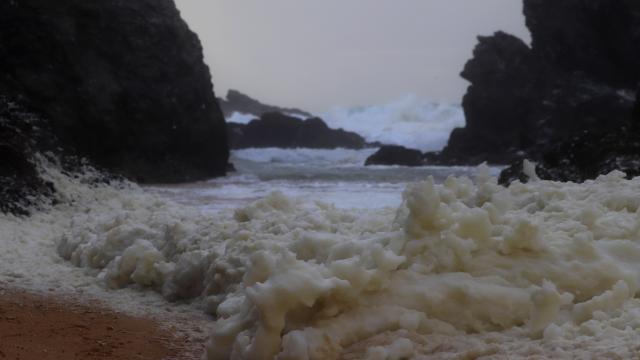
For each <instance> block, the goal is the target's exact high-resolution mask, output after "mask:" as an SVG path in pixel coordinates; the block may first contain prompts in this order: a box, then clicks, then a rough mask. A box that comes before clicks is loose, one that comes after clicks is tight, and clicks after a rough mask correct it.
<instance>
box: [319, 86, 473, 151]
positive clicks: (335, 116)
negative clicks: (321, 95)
mask: <svg viewBox="0 0 640 360" xmlns="http://www.w3.org/2000/svg"><path fill="white" fill-rule="evenodd" d="M320 117H321V118H322V119H323V120H324V121H326V123H327V124H328V125H329V126H330V127H332V128H342V129H344V130H347V131H353V132H356V133H358V134H360V135H361V136H363V137H364V138H365V139H366V140H367V141H369V142H375V141H378V142H381V143H384V144H392V145H402V146H405V147H408V148H413V149H419V150H422V151H437V150H442V148H444V146H445V145H446V144H447V140H448V139H449V135H450V134H451V130H453V129H454V128H456V127H462V126H464V125H465V120H464V113H463V111H462V108H461V107H460V106H459V105H449V104H442V103H426V102H424V101H421V100H419V99H418V98H417V97H415V96H407V97H405V98H403V99H401V100H398V101H396V102H393V103H390V104H385V105H378V106H369V107H359V108H335V109H333V110H331V111H329V112H327V113H325V114H322V115H321V116H320Z"/></svg>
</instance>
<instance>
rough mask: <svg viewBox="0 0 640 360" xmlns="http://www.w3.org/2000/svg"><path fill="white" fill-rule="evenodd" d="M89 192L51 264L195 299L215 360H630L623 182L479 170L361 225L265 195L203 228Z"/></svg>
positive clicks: (638, 279)
mask: <svg viewBox="0 0 640 360" xmlns="http://www.w3.org/2000/svg"><path fill="white" fill-rule="evenodd" d="M95 191H97V193H96V192H94V193H93V194H90V193H85V195H83V196H90V197H91V199H93V200H95V199H96V198H98V199H103V200H102V201H89V200H87V201H80V200H78V201H77V202H78V204H79V207H78V208H77V209H75V210H74V211H71V210H70V209H67V210H65V211H66V213H65V214H66V215H67V217H68V218H69V220H68V221H69V222H68V224H67V226H66V227H65V229H66V230H65V231H63V232H62V234H60V235H59V236H57V240H56V241H57V244H58V245H57V249H58V252H59V254H60V255H61V256H62V257H63V258H65V259H68V260H70V261H71V262H72V263H73V264H75V265H77V266H80V267H86V268H90V269H95V271H96V273H97V278H98V279H99V281H101V282H103V283H104V284H105V285H106V286H109V287H114V288H119V287H126V286H129V285H137V286H142V287H149V288H152V289H155V290H156V291H158V292H160V293H162V294H163V295H164V296H165V297H166V298H167V299H169V300H177V299H200V300H202V301H203V303H204V304H206V309H207V311H208V312H210V313H211V314H214V315H215V316H216V318H217V320H216V321H215V322H213V323H212V324H211V331H212V333H211V336H210V340H209V344H208V358H209V359H229V358H231V359H265V358H278V359H337V358H352V359H355V358H370V359H396V358H402V357H403V356H406V355H407V354H412V355H414V356H415V357H417V358H427V359H428V358H434V359H435V358H437V359H441V358H459V357H486V358H506V357H508V358H511V359H514V358H530V357H532V356H541V357H546V358H611V357H617V358H630V357H634V356H637V354H638V347H637V344H638V343H639V342H640V301H638V300H637V299H636V298H635V296H636V294H637V293H638V289H639V288H640V265H638V264H639V263H640V262H639V260H640V211H639V208H640V196H639V195H638V194H640V179H638V178H637V179H633V180H625V179H624V174H622V173H619V172H613V173H611V174H609V175H606V176H601V177H599V178H598V179H597V180H594V181H588V182H585V183H584V184H574V183H558V182H549V181H532V182H530V183H527V184H522V183H519V182H515V183H513V184H512V185H511V186H509V187H507V188H505V187H502V186H499V185H498V184H497V183H496V179H495V178H494V177H492V176H490V172H489V169H488V168H480V169H479V173H478V175H477V177H476V178H475V180H471V179H469V178H465V177H461V178H455V177H450V178H448V179H447V180H445V181H444V182H443V183H442V184H436V183H435V182H434V181H433V180H432V179H427V180H426V181H423V182H418V183H415V184H412V185H410V186H408V187H407V189H406V190H405V192H404V194H403V198H404V201H403V204H402V205H401V206H400V207H399V208H398V209H391V208H383V209H371V210H362V209H361V210H358V211H350V210H349V209H339V208H335V207H333V206H332V205H330V204H326V203H323V202H319V201H313V200H312V199H302V198H292V197H290V196H287V195H285V194H282V193H273V194H271V195H269V196H267V197H265V198H263V199H261V200H258V201H256V202H253V203H251V204H249V205H246V206H242V207H239V208H237V209H235V210H233V211H231V210H229V211H222V212H220V213H217V214H211V213H208V214H205V213H201V212H199V211H197V210H195V209H193V208H190V207H186V206H178V205H176V204H173V203H171V202H168V201H165V200H160V199H157V198H153V197H149V196H148V195H145V194H143V193H140V194H138V195H136V196H131V190H126V191H125V192H124V193H123V196H114V191H113V190H108V194H109V195H110V196H109V197H108V198H104V197H103V195H101V192H103V191H107V190H101V189H97V190H95ZM123 191H124V190H123ZM116 193H117V192H116ZM80 198H82V197H80ZM53 211H54V212H55V211H56V210H55V209H54V210H53ZM25 226H28V224H25Z"/></svg>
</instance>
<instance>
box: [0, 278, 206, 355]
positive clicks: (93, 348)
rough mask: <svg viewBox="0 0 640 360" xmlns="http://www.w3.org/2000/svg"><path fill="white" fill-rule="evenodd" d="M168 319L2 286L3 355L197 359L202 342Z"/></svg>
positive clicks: (0, 339) (0, 329) (0, 334)
mask: <svg viewBox="0 0 640 360" xmlns="http://www.w3.org/2000/svg"><path fill="white" fill-rule="evenodd" d="M167 325H168V324H166V323H163V322H162V320H157V319H151V318H140V317H133V316H129V315H125V314H122V313H119V312H115V311H113V310H109V309H107V308H106V307H105V306H104V305H102V304H100V303H99V302H97V301H92V302H81V301H79V300H77V299H72V298H68V297H61V296H53V295H45V294H34V293H27V292H24V291H20V290H13V289H2V288H0V359H21V360H46V359H56V360H67V359H68V360H71V359H87V360H89V359H103V360H105V359H108V360H116V359H148V360H160V359H199V358H200V357H201V354H202V349H201V347H198V346H197V345H194V344H193V343H192V342H191V340H189V339H188V338H186V337H184V335H179V334H178V333H177V332H175V331H171V327H170V326H167Z"/></svg>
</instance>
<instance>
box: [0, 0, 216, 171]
mask: <svg viewBox="0 0 640 360" xmlns="http://www.w3.org/2000/svg"><path fill="white" fill-rule="evenodd" d="M0 53H1V54H2V56H0V93H3V94H6V95H7V96H10V97H23V98H26V99H27V100H28V102H29V103H30V104H31V106H32V107H33V108H34V110H37V111H38V112H39V113H40V114H42V115H43V116H44V117H45V118H46V119H48V121H49V125H50V128H51V130H52V132H53V134H55V135H56V136H57V137H58V138H59V139H60V144H61V146H63V147H65V148H68V149H73V150H74V151H75V152H77V154H79V155H81V156H84V157H86V158H88V159H89V160H90V161H92V162H93V163H95V164H97V165H99V166H102V167H104V168H106V169H108V170H110V171H114V172H118V173H121V174H123V175H125V176H127V177H129V178H131V179H133V180H137V181H141V182H180V181H190V180H197V179H203V178H208V177H213V176H219V175H224V174H225V169H226V167H227V160H228V146H227V139H226V128H225V121H224V118H223V115H222V112H221V110H220V108H219V106H218V104H217V102H216V99H215V96H214V93H213V88H212V84H211V78H210V73H209V69H208V68H207V66H206V65H205V64H204V62H203V56H202V48H201V45H200V42H199V40H198V38H197V36H196V35H195V34H194V33H192V32H191V31H190V30H189V28H188V27H187V24H186V23H185V22H184V21H183V20H182V19H181V18H180V14H179V12H178V10H177V9H176V6H175V4H174V3H173V1H172V0H139V1H125V0H108V1H84V0H61V1H49V0H19V1H3V2H0Z"/></svg>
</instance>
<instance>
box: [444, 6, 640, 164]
mask: <svg viewBox="0 0 640 360" xmlns="http://www.w3.org/2000/svg"><path fill="white" fill-rule="evenodd" d="M524 14H525V17H526V23H527V27H528V28H529V30H530V31H531V35H532V44H531V46H528V45H527V44H526V43H524V42H523V41H522V40H520V39H518V38H516V37H514V36H511V35H508V34H505V33H502V32H498V33H496V34H494V35H493V36H490V37H480V38H479V44H478V45H477V47H476V49H475V50H474V57H473V59H471V60H470V61H469V62H468V63H467V64H466V66H465V68H464V71H463V72H462V74H461V75H462V77H463V78H465V79H467V80H469V82H470V83H471V85H470V86H469V89H468V91H467V94H466V95H465V97H464V100H463V107H464V111H465V115H466V119H467V124H466V126H465V127H464V128H461V129H456V130H454V132H453V133H452V135H451V137H450V139H449V143H448V145H447V147H446V148H445V149H444V150H443V151H442V154H440V155H439V159H440V160H441V161H442V162H443V163H448V164H462V163H467V164H474V163H479V162H481V161H487V160H488V161H489V162H492V163H497V164H506V163H509V162H512V161H519V160H520V159H522V158H524V157H529V158H533V159H534V160H538V159H539V158H540V156H539V155H540V154H541V153H544V152H547V150H545V149H549V151H551V148H552V147H554V146H556V145H557V144H559V143H562V142H564V141H574V140H575V138H576V137H579V136H582V135H581V134H583V133H584V132H585V131H587V132H589V133H592V134H594V137H597V134H608V133H610V132H613V131H617V129H619V128H621V127H623V126H627V125H628V123H629V121H630V116H631V111H632V109H633V104H634V100H635V88H636V85H637V84H638V81H640V72H639V68H638V66H637V64H638V63H639V62H640V46H638V44H640V2H637V1H631V0H620V1H609V0H564V1H551V0H525V1H524ZM572 139H573V140H572ZM603 171H604V169H603Z"/></svg>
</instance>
